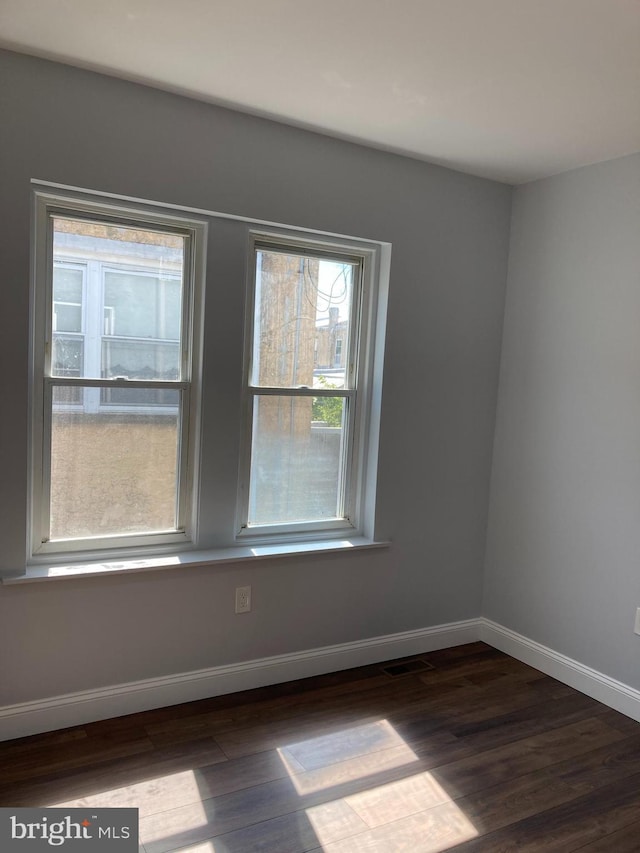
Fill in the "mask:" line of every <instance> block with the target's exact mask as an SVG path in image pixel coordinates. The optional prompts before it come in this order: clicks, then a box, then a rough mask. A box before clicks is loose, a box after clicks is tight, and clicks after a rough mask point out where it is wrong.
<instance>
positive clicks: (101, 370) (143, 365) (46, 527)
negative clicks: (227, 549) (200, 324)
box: [33, 196, 198, 553]
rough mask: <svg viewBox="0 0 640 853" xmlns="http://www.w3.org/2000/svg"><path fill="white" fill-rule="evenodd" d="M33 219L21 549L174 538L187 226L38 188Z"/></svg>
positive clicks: (178, 532) (181, 512)
mask: <svg viewBox="0 0 640 853" xmlns="http://www.w3.org/2000/svg"><path fill="white" fill-rule="evenodd" d="M37 216H38V219H37V227H38V235H39V238H40V239H39V245H38V257H37V263H38V268H37V273H38V281H37V290H38V300H37V312H36V323H37V327H38V332H39V334H38V341H37V347H36V353H37V355H38V360H37V364H36V375H35V387H36V404H35V406H34V410H35V412H37V419H36V421H35V430H34V431H35V432H36V436H37V439H36V440H37V444H36V452H35V454H34V455H35V457H36V459H35V461H36V465H35V466H34V471H37V476H38V479H39V481H40V482H39V483H38V482H37V481H36V482H35V483H34V500H33V538H34V543H33V551H34V553H43V552H52V551H53V552H56V551H69V550H79V549H95V548H99V547H102V548H105V547H111V548H114V547H116V548H117V547H120V546H132V545H139V544H147V545H149V544H157V543H168V542H174V543H176V542H180V541H184V540H185V539H186V528H187V525H188V523H189V519H190V509H189V499H190V495H189V491H190V477H189V471H190V468H191V466H192V463H191V461H190V458H189V450H188V448H189V441H188V436H189V434H190V418H191V411H192V398H193V397H194V393H193V392H194V389H193V388H192V384H191V375H192V358H193V352H194V350H193V346H192V334H191V327H192V307H193V293H194V287H193V275H192V271H193V259H194V252H195V249H196V246H195V243H196V240H197V235H198V228H197V227H195V226H194V225H193V224H189V223H187V222H184V221H177V220H170V219H169V218H166V217H159V216H157V215H156V216H149V214H142V213H140V212H138V211H123V210H118V209H113V208H110V207H109V208H107V207H105V206H101V205H96V204H89V203H83V204H69V203H67V204H65V203H64V202H62V201H58V200H53V199H49V198H47V197H44V196H39V197H38V213H37ZM38 486H40V487H39V488H38Z"/></svg>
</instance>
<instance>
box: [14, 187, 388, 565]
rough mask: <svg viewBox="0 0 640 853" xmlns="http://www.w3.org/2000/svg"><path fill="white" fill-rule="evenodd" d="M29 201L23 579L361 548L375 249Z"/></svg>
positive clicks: (100, 202)
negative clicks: (64, 569)
mask: <svg viewBox="0 0 640 853" xmlns="http://www.w3.org/2000/svg"><path fill="white" fill-rule="evenodd" d="M34 199H35V204H34V276H33V281H34V288H33V306H34V310H33V345H32V356H33V360H32V363H33V373H32V388H33V395H32V400H33V402H32V419H31V423H32V427H31V429H32V453H31V492H30V494H31V532H30V544H29V555H28V561H30V562H31V563H33V564H34V565H37V564H38V563H44V564H45V565H46V564H48V563H51V564H53V565H55V564H56V563H60V562H68V561H70V560H71V561H74V560H75V561H76V562H77V561H86V560H92V559H93V560H100V561H104V560H108V559H118V558H122V559H129V558H131V559H135V558H138V557H141V558H145V559H146V558H148V557H149V556H152V555H153V554H159V555H163V554H167V553H168V554H180V553H182V552H186V551H189V550H192V551H196V552H197V551H199V550H201V551H202V552H203V553H205V552H207V553H209V552H210V549H218V550H219V549H223V553H226V551H227V549H229V550H230V551H233V549H234V548H236V549H237V548H240V549H241V550H242V549H245V550H246V547H245V546H247V545H248V544H249V545H258V546H262V545H267V546H269V547H271V546H272V545H273V546H274V547H275V548H276V551H277V547H278V543H280V544H282V545H283V546H284V547H289V545H288V543H307V544H308V543H313V542H314V541H315V540H327V539H336V540H340V539H346V538H348V537H353V536H361V537H362V536H364V537H369V538H373V515H374V512H373V511H374V507H375V481H376V464H377V433H378V415H379V406H380V377H381V370H382V345H383V338H384V305H383V302H384V299H381V297H380V294H379V280H380V277H381V268H382V267H383V266H384V265H385V264H388V247H387V246H385V244H376V243H373V242H372V241H364V240H356V239H351V238H341V237H336V236H335V235H327V236H325V235H320V234H313V233H310V232H308V231H307V232H304V231H296V230H295V229H289V228H287V229H284V228H281V227H279V226H270V225H264V226H263V225H260V224H256V223H252V222H249V221H246V220H241V219H235V218H233V217H225V216H222V215H219V214H213V213H211V214H209V213H203V212H200V211H199V212H198V216H197V217H194V216H192V215H190V214H183V213H182V212H181V211H178V212H175V211H174V210H168V209H167V208H166V207H164V206H162V205H149V204H147V203H143V202H137V201H136V202H129V201H127V200H118V199H115V200H114V199H112V198H109V199H104V198H102V197H101V196H98V195H97V194H85V193H81V192H71V191H70V192H63V191H61V192H59V193H58V192H53V191H50V190H46V189H36V191H35V192H34ZM207 241H208V242H209V245H210V251H209V255H208V258H207V267H206V270H205V262H204V259H205V257H206V256H207V250H206V244H207ZM387 272H388V270H387ZM382 278H384V271H383V275H382ZM205 291H206V293H207V297H206V299H207V310H206V311H205V306H204V293H205ZM245 291H246V298H245V299H244V300H243V299H242V295H243V292H245ZM229 326H232V327H234V328H236V329H238V332H239V331H240V330H241V329H242V328H244V330H245V334H244V343H242V342H241V341H240V335H239V334H238V335H237V341H236V342H233V343H231V342H232V341H233V339H232V337H225V339H226V342H227V346H226V348H225V347H224V346H223V345H222V343H221V344H220V349H218V348H217V347H218V341H221V340H222V338H223V337H224V336H227V335H228V330H227V327H229ZM207 342H208V343H207ZM236 343H237V345H236ZM203 346H205V347H209V353H210V357H209V358H208V359H207V360H206V362H205V361H204V360H203ZM220 356H223V357H220ZM234 387H235V389H236V390H235V392H234ZM235 401H237V403H236V402H235ZM323 547H324V546H323Z"/></svg>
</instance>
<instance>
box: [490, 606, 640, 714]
mask: <svg viewBox="0 0 640 853" xmlns="http://www.w3.org/2000/svg"><path fill="white" fill-rule="evenodd" d="M478 622H479V633H478V636H477V638H476V639H478V640H483V641H484V642H485V643H488V644H489V645H490V646H493V647H494V648H496V649H499V650H500V651H502V652H506V654H508V655H511V657H514V658H516V659H517V660H520V661H523V663H527V664H529V666H533V667H535V668H536V669H539V670H540V671H541V672H544V673H545V674H546V675H550V676H552V678H556V679H557V680H558V681H562V683H563V684H568V685H569V686H570V687H574V688H575V689H576V690H579V691H580V692H581V693H585V694H586V695H587V696H591V698H592V699H597V700H598V701H599V702H602V703H603V704H605V705H607V706H608V707H609V708H614V709H615V710H616V711H620V712H621V713H622V714H626V715H627V716H628V717H631V718H632V719H633V720H638V721H639V722H640V691H638V690H635V689H634V688H633V687H629V685H627V684H624V683H623V682H621V681H616V680H615V679H614V678H609V676H608V675H604V674H603V673H601V672H598V671H597V670H596V669H591V667H588V666H585V665H584V664H582V663H579V662H578V661H576V660H573V659H572V658H569V657H567V656H566V655H562V654H560V653H559V652H555V651H554V650H553V649H550V648H548V647H547V646H543V645H541V644H540V643H536V642H535V641H534V640H530V639H528V638H527V637H523V636H522V634H517V633H516V632H515V631H511V630H509V628H504V627H503V626H502V625H498V624H497V623H496V622H492V621H491V620H489V619H484V618H483V619H479V620H478Z"/></svg>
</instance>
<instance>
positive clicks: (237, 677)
mask: <svg viewBox="0 0 640 853" xmlns="http://www.w3.org/2000/svg"><path fill="white" fill-rule="evenodd" d="M476 640H483V641H484V642H485V643H488V644H489V645H490V646H493V647H494V648H496V649H500V651H503V652H505V653H506V654H508V655H511V657H514V658H516V659H517V660H521V661H523V662H524V663H527V664H529V665H530V666H533V667H535V668H536V669H539V670H540V671H541V672H544V673H546V674H547V675H550V676H552V677H553V678H557V679H558V681H562V682H563V683H564V684H568V685H570V686H571V687H574V688H575V689H576V690H579V691H580V692H582V693H585V694H586V695H587V696H591V697H592V698H593V699H597V700H598V701H599V702H602V703H604V704H605V705H607V706H609V707H610V708H614V709H615V710H616V711H620V712H621V713H623V714H626V715H627V716H628V717H631V718H632V719H634V720H638V721H640V691H638V690H635V689H634V688H632V687H629V686H628V685H626V684H623V683H622V682H620V681H616V680H615V679H613V678H609V676H607V675H603V673H601V672H598V671H597V670H595V669H591V668H590V667H588V666H585V665H584V664H581V663H579V662H578V661H576V660H573V659H572V658H569V657H566V655H562V654H560V653H559V652H556V651H554V650H553V649H550V648H548V647H547V646H543V645H542V644H540V643H536V642H535V641H534V640H530V639H528V638H527V637H524V636H522V635H521V634H517V633H516V632H515V631H511V630H510V629H508V628H504V627H503V626H502V625H498V624H497V623H496V622H492V621H491V620H489V619H484V618H480V619H468V620H466V621H463V622H452V623H449V624H446V625H436V626H434V627H432V628H421V629H418V630H415V631H403V632H401V633H399V634H388V635H386V636H382V637H371V638H369V639H366V640H357V641H355V642H352V643H340V644H338V645H335V646H324V647H322V648H318V649H307V650H305V651H301V652H293V653H291V654H286V655H275V656H273V657H269V658H258V659H255V660H250V661H244V662H242V663H237V664H228V665H226V666H217V667H211V668H209V669H200V670H195V671H193V672H183V673H178V674H176V675H168V676H163V677H161V678H146V679H144V680H142V681H135V682H130V683H128V684H116V685H113V686H110V687H103V688H99V689H97V690H83V691H81V692H78V693H69V694H66V695H65V696H54V697H52V698H48V699H40V700H36V701H34V702H22V703H20V704H17V705H8V706H5V707H3V708H0V741H2V740H10V739H12V738H17V737H25V736H27V735H33V734H38V733H40V732H47V731H53V730H55V729H63V728H68V727H69V726H79V725H83V724H84V723H90V722H94V721H95V720H104V719H108V718H110V717H120V716H123V715H124V714H135V713H137V712H139V711H148V710H150V709H152V708H162V707H165V706H168V705H178V704H180V703H182V702H192V701H194V700H197V699H206V698H207V697H210V696H221V695H223V694H225V693H235V692H237V691H239V690H250V689H252V688H254V687H264V686H265V685H268V684H278V683H280V682H283V681H293V680H295V679H298V678H308V677H309V676H312V675H322V674H324V673H327V672H337V671H338V670H341V669H350V668H351V667H355V666H366V665H367V664H371V663H378V662H380V661H387V660H393V659H394V658H400V657H406V656H408V655H416V654H420V653H422V652H430V651H435V650H436V649H446V648H449V647H451V646H458V645H462V644H464V643H473V642H475V641H476Z"/></svg>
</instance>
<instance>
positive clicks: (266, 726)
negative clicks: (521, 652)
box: [0, 643, 640, 853]
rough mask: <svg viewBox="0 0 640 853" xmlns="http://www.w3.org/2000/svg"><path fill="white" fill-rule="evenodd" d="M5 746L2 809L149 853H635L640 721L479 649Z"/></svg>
mask: <svg viewBox="0 0 640 853" xmlns="http://www.w3.org/2000/svg"><path fill="white" fill-rule="evenodd" d="M421 657H422V659H423V660H425V661H428V662H429V663H431V664H433V665H434V667H435V668H434V669H430V670H426V671H423V672H415V673H411V674H406V675H401V676H397V677H393V678H392V677H390V676H389V675H387V674H385V673H384V672H382V669H381V666H380V665H374V666H367V667H361V668H359V669H352V670H348V671H345V672H340V673H336V674H332V675H326V676H319V677H316V678H309V679H305V680H303V681H297V682H291V683H288V684H283V685H277V686H274V687H268V688H262V689H259V690H252V691H246V692H244V693H236V694H234V695H230V696H222V697H217V698H214V699H207V700H203V701H201V702H192V703H189V704H185V705H178V706H175V707H172V708H164V709H161V710H157V711H148V712H145V713H141V714H135V715H132V716H128V717H121V718H118V719H113V720H107V721H104V722H99V723H91V724H88V725H85V726H79V727H77V728H73V729H67V730H64V731H58V732H53V733H50V734H43V735H36V736H34V737H29V738H23V739H22V740H14V741H8V742H5V743H2V744H0V767H1V768H2V771H1V776H0V805H3V806H54V805H63V804H64V805H65V806H72V805H74V806H75V805H77V806H85V805H86V806H95V807H98V806H135V807H137V808H138V809H139V810H140V841H141V845H140V849H141V850H143V851H146V853H160V851H173V850H185V851H190V853H240V851H243V853H245V852H246V853H254V851H267V853H301V851H327V853H360V851H370V853H371V851H378V852H379V853H395V851H405V850H406V851H412V853H419V851H443V850H452V849H455V850H456V851H459V853H463V851H464V853H467V851H474V853H476V851H486V853H499V851H518V853H534V851H535V853H540V851H558V853H570V851H574V850H580V851H583V853H609V851H613V852H614V853H628V851H636V853H637V851H640V723H636V722H634V721H632V720H630V719H628V718H627V717H624V716H623V715H621V714H619V713H617V712H615V711H612V710H610V709H609V708H607V707H606V706H604V705H601V704H600V703H598V702H596V701H594V700H593V699H589V698H588V697H586V696H584V695H582V694H581V693H578V692H577V691H575V690H573V689H572V688H570V687H567V686H565V685H563V684H560V683H559V682H557V681H554V680H553V679H551V678H549V677H547V676H545V675H543V674H542V673H540V672H538V671H537V670H534V669H531V668H530V667H528V666H525V665H524V664H522V663H519V662H518V661H515V660H513V659H512V658H510V657H508V656H507V655H504V654H502V653H501V652H498V651H496V650H495V649H492V648H490V647H489V646H486V645H484V644H483V643H474V644H471V645H466V646H458V647H456V648H453V649H447V650H443V651H438V652H430V653H428V654H425V655H422V656H421Z"/></svg>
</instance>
